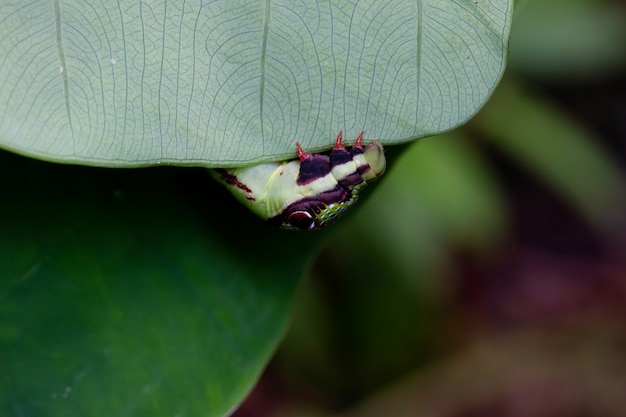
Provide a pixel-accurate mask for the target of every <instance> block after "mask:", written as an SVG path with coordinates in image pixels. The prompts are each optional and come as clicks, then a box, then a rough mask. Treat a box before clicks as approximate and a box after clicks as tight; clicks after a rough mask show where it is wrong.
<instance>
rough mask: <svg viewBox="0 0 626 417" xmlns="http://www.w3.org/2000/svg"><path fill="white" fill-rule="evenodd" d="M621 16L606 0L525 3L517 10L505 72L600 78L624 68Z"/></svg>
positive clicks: (624, 21)
mask: <svg viewBox="0 0 626 417" xmlns="http://www.w3.org/2000/svg"><path fill="white" fill-rule="evenodd" d="M624 39H626V11H625V10H624V8H623V7H620V5H618V4H614V3H612V2H609V1H605V0H526V1H524V3H523V4H522V5H520V7H519V8H517V9H516V15H515V24H514V25H513V29H512V32H511V49H510V60H509V64H510V68H512V69H514V70H518V71H521V72H524V73H527V74H530V75H534V76H542V77H558V78H562V77H566V78H567V77H573V76H580V75H587V76H595V77H597V76H599V75H601V74H602V73H603V72H605V71H609V70H614V69H616V68H621V67H623V66H624V65H625V64H626V42H625V41H624Z"/></svg>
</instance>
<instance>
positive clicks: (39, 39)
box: [0, 0, 512, 167]
mask: <svg viewBox="0 0 626 417" xmlns="http://www.w3.org/2000/svg"><path fill="white" fill-rule="evenodd" d="M511 12H512V0H474V1H470V0H430V1H428V2H415V1H412V0H393V1H392V0H386V1H377V0H368V1H358V2H317V1H311V0H306V1H289V0H287V1H272V2H265V1H250V0H231V1H227V2H225V1H213V2H203V3H202V4H200V3H198V2H187V1H184V2H175V1H161V2H125V3H121V2H119V1H117V0H103V1H99V2H90V3H85V2H84V1H77V0H65V1H62V2H61V1H59V0H56V1H49V0H45V1H44V0H29V1H17V2H16V1H9V0H0V143H1V144H2V146H3V147H4V148H6V149H11V150H14V151H16V152H20V153H24V154H27V155H31V156H36V157H39V158H43V159H48V160H54V161H66V162H76V163H82V164H87V165H102V166H122V167H128V166H145V165H154V164H163V163H168V164H177V165H207V166H237V165H245V164H251V163H255V162H264V161H268V160H283V159H287V158H289V157H293V156H294V155H295V146H294V142H295V141H296V140H299V141H300V142H301V143H302V145H303V146H304V147H305V148H306V149H307V150H310V151H315V150H321V149H328V148H329V147H330V146H331V145H332V139H333V138H334V137H335V136H336V135H337V132H339V130H344V132H345V137H346V138H349V139H350V140H354V138H356V136H357V135H358V133H359V132H360V131H362V130H364V131H365V132H366V139H369V138H378V139H380V140H381V141H382V142H383V143H385V144H392V143H398V142H403V141H408V140H411V139H413V138H415V137H418V136H425V135H429V134H434V133H438V132H441V131H444V130H448V129H451V128H453V127H455V126H457V125H459V124H461V123H463V122H464V121H466V120H467V119H468V118H470V117H471V116H472V115H473V114H474V113H475V112H476V111H477V110H478V108H480V107H481V106H482V105H483V104H484V102H485V100H486V99H487V97H488V96H489V95H490V94H491V92H492V91H493V89H494V87H495V85H496V84H497V82H498V80H499V79H500V77H501V76H502V73H503V71H504V67H505V56H506V47H507V43H508V34H509V29H510V20H511V14H512V13H511Z"/></svg>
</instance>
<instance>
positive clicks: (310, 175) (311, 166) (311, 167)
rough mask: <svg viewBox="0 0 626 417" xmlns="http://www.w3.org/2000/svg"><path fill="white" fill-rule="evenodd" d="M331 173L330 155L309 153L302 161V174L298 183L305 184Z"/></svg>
mask: <svg viewBox="0 0 626 417" xmlns="http://www.w3.org/2000/svg"><path fill="white" fill-rule="evenodd" d="M329 173H330V158H329V157H328V155H320V154H307V155H306V158H305V159H303V160H302V161H301V162H300V174H299V175H298V179H297V180H296V183H297V184H298V185H305V184H309V183H311V182H313V181H315V180H316V179H318V178H322V177H324V176H326V175H328V174H329Z"/></svg>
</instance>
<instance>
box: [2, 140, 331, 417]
mask: <svg viewBox="0 0 626 417" xmlns="http://www.w3.org/2000/svg"><path fill="white" fill-rule="evenodd" d="M0 158H2V159H1V161H2V163H0V170H1V172H0V176H1V177H2V178H3V186H2V190H1V191H2V195H3V209H2V217H1V218H0V230H1V231H2V232H1V233H0V258H1V261H0V374H1V375H2V378H0V414H1V415H15V416H117V417H122V416H151V417H158V416H175V415H180V416H182V415H194V416H197V415H203V416H221V415H224V414H225V413H226V412H228V411H229V410H230V409H232V408H233V407H234V406H235V405H236V404H237V403H238V402H239V401H241V400H242V399H243V397H244V396H245V395H246V393H247V391H248V390H249V389H250V388H251V386H252V385H253V383H254V382H255V380H256V378H257V377H258V375H259V373H260V372H261V370H262V368H263V367H264V365H265V363H266V362H267V360H268V359H269V357H270V355H271V354H272V352H273V350H274V348H275V347H276V345H277V343H278V342H279V339H280V338H281V336H282V333H283V330H284V327H285V323H286V320H287V315H288V312H289V309H290V306H291V303H292V299H293V296H294V292H295V289H296V286H297V284H298V282H299V279H300V276H301V275H302V271H303V269H304V266H305V263H306V262H307V260H308V258H309V257H310V253H311V251H312V249H313V246H314V244H315V242H317V241H318V239H319V236H320V235H311V234H298V233H286V232H283V231H277V230H274V229H273V228H270V227H269V226H266V225H265V224H264V223H263V222H260V221H258V219H256V218H255V217H254V216H252V215H250V214H249V213H247V211H245V209H243V208H241V207H239V206H238V204H237V203H236V202H234V201H232V202H231V199H228V198H224V199H223V200H222V199H221V195H220V193H224V194H226V193H227V191H226V190H223V189H222V188H221V187H219V186H218V185H217V184H215V183H214V181H212V180H211V179H210V177H209V175H208V173H206V171H204V170H190V169H174V168H169V169H164V168H160V169H159V168H155V169H146V170H133V171H125V170H119V171H113V170H105V169H93V168H83V167H71V166H55V165H51V164H47V163H42V162H37V161H33V160H27V159H24V158H21V157H16V156H11V155H9V154H6V153H3V154H0ZM216 201H225V202H226V203H220V204H216V203H215V202H216ZM231 203H232V204H231Z"/></svg>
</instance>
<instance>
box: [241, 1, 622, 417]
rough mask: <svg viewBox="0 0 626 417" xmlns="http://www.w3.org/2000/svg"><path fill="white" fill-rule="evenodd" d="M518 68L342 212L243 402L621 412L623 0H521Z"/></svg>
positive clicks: (431, 411)
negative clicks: (355, 206) (464, 119)
mask: <svg viewBox="0 0 626 417" xmlns="http://www.w3.org/2000/svg"><path fill="white" fill-rule="evenodd" d="M509 62H510V64H509V67H508V70H507V74H506V76H505V78H504V80H503V81H502V83H501V85H500V86H499V87H498V89H497V91H496V92H495V93H494V96H493V97H492V99H491V100H490V101H489V102H488V104H487V105H486V107H485V108H484V109H483V110H482V111H481V112H480V113H479V114H478V115H477V116H476V117H475V118H474V119H473V120H472V121H471V122H470V123H469V124H467V125H466V126H464V127H463V128H461V129H457V130H455V131H453V132H450V133H448V134H444V135H441V136H438V137H433V138H426V139H422V140H419V141H417V142H415V143H414V144H412V145H410V146H408V147H407V149H405V150H406V152H404V153H402V154H401V156H399V157H398V158H397V160H395V162H394V163H393V164H392V166H391V169H390V170H389V172H388V173H387V174H386V176H385V178H384V179H383V180H382V181H381V182H382V183H384V186H383V187H378V189H377V190H376V192H374V193H372V194H371V195H370V197H369V198H367V199H366V200H364V202H363V203H362V207H360V208H359V210H357V212H356V214H354V215H352V216H351V217H349V218H348V219H346V220H345V221H343V222H341V223H340V224H339V225H337V226H335V227H336V228H337V229H339V230H338V231H337V232H336V233H335V234H334V235H332V237H331V239H330V242H329V244H328V245H327V246H326V247H325V249H324V250H323V251H322V252H321V253H320V254H319V256H318V257H317V258H316V260H315V262H314V264H313V265H312V267H311V269H310V271H309V275H308V277H307V280H306V282H305V284H304V285H303V287H302V288H301V289H300V292H299V298H298V299H297V303H296V314H295V316H294V317H293V319H292V323H291V327H290V330H289V332H288V334H287V337H286V339H285V340H284V342H283V343H282V346H281V347H280V349H279V351H278V353H277V354H276V356H275V357H274V359H273V361H272V363H271V364H270V366H269V367H268V369H267V370H266V372H265V374H264V375H263V377H262V378H261V380H260V382H259V383H258V384H257V386H256V389H255V390H254V391H253V393H252V395H251V396H250V397H249V398H248V400H247V401H246V402H245V403H244V404H243V405H242V407H241V408H240V409H239V410H238V411H237V412H235V414H234V415H235V416H237V417H248V416H280V417H290V416H329V415H344V416H354V417H361V416H383V415H384V416H389V415H393V416H438V417H439V416H440V417H470V416H491V417H494V416H515V417H530V416H533V417H535V416H546V417H548V416H550V417H555V416H556V417H558V416H574V415H576V416H625V415H626V395H624V393H625V392H626V246H625V244H626V210H625V209H626V185H625V181H626V180H625V178H626V73H625V72H624V68H625V64H626V2H624V1H619V0H616V1H608V0H528V1H521V2H518V4H516V11H515V17H514V21H513V33H512V35H511V42H510V61H509ZM388 154H389V156H390V157H391V159H394V154H395V152H394V149H391V150H388Z"/></svg>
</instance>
